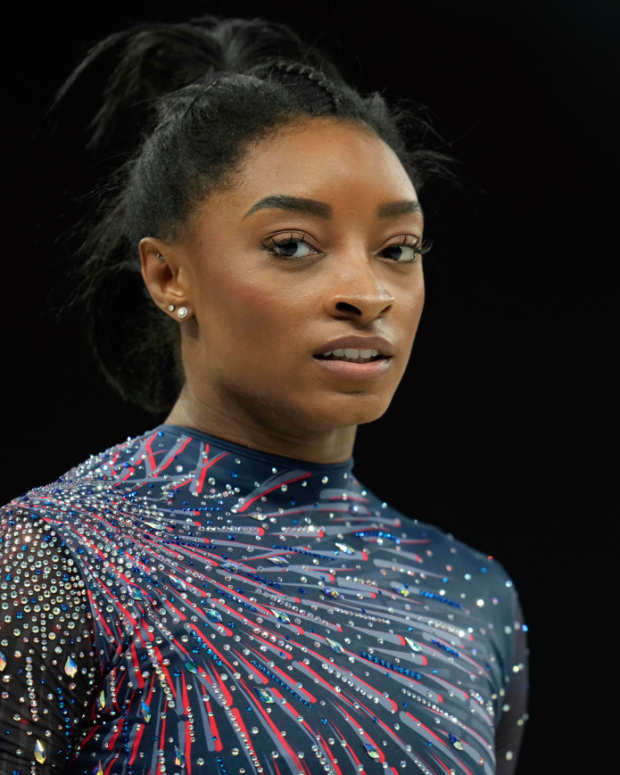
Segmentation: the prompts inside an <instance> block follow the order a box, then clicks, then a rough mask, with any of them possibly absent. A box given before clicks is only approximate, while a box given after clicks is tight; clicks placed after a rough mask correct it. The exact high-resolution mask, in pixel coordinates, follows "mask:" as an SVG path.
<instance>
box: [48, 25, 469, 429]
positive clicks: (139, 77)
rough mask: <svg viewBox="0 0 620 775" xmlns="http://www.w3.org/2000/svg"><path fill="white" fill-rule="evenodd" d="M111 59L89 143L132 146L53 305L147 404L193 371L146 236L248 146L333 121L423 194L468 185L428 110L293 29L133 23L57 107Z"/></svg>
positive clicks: (164, 402)
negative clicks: (388, 94)
mask: <svg viewBox="0 0 620 775" xmlns="http://www.w3.org/2000/svg"><path fill="white" fill-rule="evenodd" d="M109 57H116V62H115V65H114V67H113V69H112V72H111V74H110V75H108V76H107V82H106V85H105V88H104V90H103V95H102V100H101V105H100V107H99V110H98V112H97V114H96V115H95V117H94V118H93V120H92V121H91V123H90V130H91V134H90V139H89V141H88V144H87V147H88V148H91V149H96V150H98V151H100V150H101V149H105V148H106V147H107V148H109V147H110V145H113V144H114V142H115V139H114V138H115V137H116V136H117V135H118V132H119V127H122V126H123V122H124V126H125V129H127V128H128V127H132V128H133V135H134V137H133V145H132V147H131V148H130V150H129V151H128V152H127V153H125V154H124V156H123V157H122V158H121V160H120V166H117V167H116V169H115V170H114V171H113V172H112V174H110V175H108V176H107V178H106V179H105V181H104V182H103V183H102V184H100V185H99V186H98V187H97V188H96V189H95V190H94V192H93V198H94V201H95V205H94V207H93V208H92V212H91V213H90V214H89V215H88V216H87V217H86V218H85V219H83V221H82V222H81V223H80V224H79V229H78V234H79V238H80V246H79V248H78V250H77V255H78V257H79V259H80V260H79V262H78V263H77V264H73V265H71V266H70V268H69V274H70V277H71V281H70V282H71V291H70V294H69V297H68V299H65V300H64V301H63V303H62V305H60V306H59V307H58V308H57V309H56V310H55V312H56V314H58V315H59V316H63V315H65V313H67V312H68V311H73V310H74V309H76V308H79V309H80V310H81V312H82V313H83V315H84V325H85V330H86V333H87V336H88V340H89V342H90V345H91V347H92V350H93V353H94V355H95V359H96V361H97V363H98V365H99V367H100V368H101V370H102V372H103V374H104V375H105V377H106V379H107V381H108V382H109V383H110V384H111V385H112V386H113V387H114V388H115V389H116V390H117V391H118V393H120V395H121V396H122V397H123V398H124V399H125V400H126V401H130V402H132V403H134V404H137V405H138V406H140V407H142V408H143V409H144V410H146V411H148V412H152V413H154V414H158V413H161V412H167V411H169V410H170V409H171V408H172V405H173V404H174V402H175V401H176V399H177V397H178V395H179V392H180V390H181V388H182V386H183V382H184V372H183V364H182V360H181V348H180V327H179V325H178V323H175V321H174V320H173V319H172V318H171V317H170V316H168V315H166V314H165V313H163V312H162V311H161V310H160V309H159V308H158V307H157V306H156V305H155V303H154V302H153V300H152V298H151V296H150V294H149V293H148V290H147V288H146V286H145V284H144V281H143V279H142V276H141V270H140V258H139V251H138V243H139V241H140V239H141V238H142V237H145V236H154V237H158V238H160V239H162V240H174V239H175V238H178V237H179V236H180V235H181V234H182V233H183V228H184V225H185V224H186V222H187V219H188V216H190V215H191V214H192V212H193V211H194V209H195V208H196V206H197V205H198V204H199V203H201V202H203V201H204V199H205V198H206V197H208V196H209V194H210V193H211V192H213V191H214V190H216V189H217V190H221V189H223V188H225V187H227V186H230V185H232V184H233V183H234V175H235V173H236V172H237V171H238V170H239V168H240V165H241V163H242V161H243V159H244V151H245V149H246V148H247V147H248V145H249V143H250V142H251V141H252V142H254V141H256V140H260V139H261V138H262V137H265V136H267V135H268V134H269V133H271V132H273V131H274V130H276V129H277V128H278V127H280V126H282V125H284V124H286V123H289V122H293V121H295V120H298V119H302V118H304V117H308V116H334V117H337V118H338V119H342V120H345V121H353V122H357V123H358V124H360V125H362V126H365V127H366V128H370V129H371V130H373V131H374V132H375V133H376V134H377V135H378V136H379V137H380V138H381V139H382V140H384V142H386V143H387V144H388V145H389V146H391V148H392V149H393V150H394V152H395V153H396V154H397V156H398V158H399V159H400V161H401V163H402V165H403V167H404V168H405V170H406V171H407V173H408V174H409V176H410V178H411V181H412V183H413V185H414V186H415V188H416V190H417V191H418V194H419V192H420V191H421V190H422V188H423V187H424V185H425V183H427V182H428V181H445V182H448V181H451V182H456V181H458V178H457V176H456V174H455V173H454V171H453V167H454V164H455V162H456V160H455V159H453V158H452V157H451V156H450V155H448V154H446V153H443V152H442V151H440V150H438V149H437V148H438V145H439V143H440V142H441V143H445V141H443V140H442V139H441V138H440V136H439V135H438V133H437V132H436V130H435V129H434V128H433V126H432V124H431V122H430V121H429V120H428V119H427V117H426V111H427V109H426V108H425V106H422V105H420V104H419V103H416V102H414V101H413V100H406V99H402V100H401V101H400V102H399V103H398V104H397V105H394V106H391V107H388V105H387V104H386V101H385V99H384V98H383V97H382V95H381V94H380V93H379V92H373V93H371V94H369V95H367V96H362V95H361V94H360V93H358V92H357V91H355V90H354V89H353V88H351V87H350V86H349V85H348V84H347V83H346V82H345V80H344V79H343V77H342V75H341V74H340V72H339V70H338V69H337V67H336V66H335V65H334V64H333V63H332V62H331V61H330V60H329V59H328V57H327V56H326V55H325V54H324V53H322V52H321V51H320V50H319V49H317V48H316V47H314V46H312V45H309V44H308V43H306V42H305V41H303V40H301V38H300V37H299V36H298V35H297V34H296V33H295V32H294V31H293V30H292V29H290V28H289V27H288V26H286V25H285V24H282V23H277V22H273V21H268V20H265V19H263V18H253V19H241V18H223V17H218V16H215V15H212V14H206V15H203V16H201V17H199V18H195V19H190V20H189V21H187V22H181V23H172V24H170V23H159V22H146V23H141V24H138V25H134V26H132V27H130V28H128V29H126V30H122V31H120V32H117V33H114V34H112V35H109V36H108V37H106V38H105V39H103V40H101V41H100V42H99V43H97V44H96V45H95V46H93V47H92V48H91V49H90V51H88V53H87V54H86V56H85V58H84V59H83V61H82V62H81V63H80V64H79V65H78V66H77V67H76V68H75V70H74V71H73V72H72V74H71V75H70V76H69V77H68V79H67V80H66V81H65V83H64V84H63V85H62V86H61V88H60V89H59V91H58V93H57V95H56V97H55V100H54V103H53V105H52V109H56V108H57V107H58V105H59V104H60V103H62V102H63V101H64V100H65V97H66V95H67V93H68V92H69V91H70V90H72V89H73V87H74V85H75V84H76V82H77V81H78V80H79V81H81V80H82V79H83V77H84V74H85V71H87V70H89V71H90V70H92V66H93V65H97V66H101V63H102V62H103V61H105V60H106V59H107V58H109ZM136 127H139V133H138V132H136V130H135V128H136ZM130 131H131V130H130ZM137 135H139V136H137ZM433 146H435V147H433ZM117 153H118V147H117ZM424 204H425V210H426V202H425V203H424Z"/></svg>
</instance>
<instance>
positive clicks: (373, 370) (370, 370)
mask: <svg viewBox="0 0 620 775" xmlns="http://www.w3.org/2000/svg"><path fill="white" fill-rule="evenodd" d="M313 360H314V362H315V363H316V364H317V365H318V367H319V368H321V369H323V370H325V371H327V372H329V373H331V374H334V375H336V376H339V377H343V378H345V379H358V380H359V379H376V378H377V377H380V376H382V375H383V374H385V372H386V371H387V370H388V369H389V368H390V364H391V362H392V358H391V357H381V358H378V359H377V360H374V361H366V362H365V363H356V362H355V361H346V360H340V359H334V358H319V357H317V356H316V355H315V356H314V359H313Z"/></svg>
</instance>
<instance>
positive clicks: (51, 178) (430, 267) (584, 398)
mask: <svg viewBox="0 0 620 775" xmlns="http://www.w3.org/2000/svg"><path fill="white" fill-rule="evenodd" d="M206 11H210V12H213V13H221V14H226V15H240V16H252V15H262V16H265V17H267V18H272V19H276V20H281V21H285V22H288V23H290V24H292V25H293V26H294V27H295V29H297V30H298V32H300V34H302V35H303V36H304V37H306V38H307V39H308V40H309V41H314V42H316V43H318V44H319V45H321V46H323V47H324V48H325V49H326V50H327V51H328V52H329V53H331V54H332V56H333V57H334V58H335V60H336V62H337V63H338V64H339V65H340V66H341V68H342V70H343V71H344V73H345V75H347V76H348V77H349V78H351V79H352V80H353V81H354V82H355V83H356V84H357V85H358V86H359V87H360V88H362V89H363V90H365V91H367V90H371V89H381V90H383V91H384V93H385V95H386V96H387V97H388V98H389V96H390V95H393V96H397V95H408V96H412V97H414V98H416V99H418V100H420V101H422V102H424V103H426V104H428V105H429V106H430V107H431V108H432V110H433V112H434V115H435V117H436V121H437V125H438V128H439V129H440V131H441V132H442V134H443V135H444V136H445V137H446V138H447V139H448V140H450V141H451V142H452V152H453V153H454V154H455V155H456V156H457V157H459V158H460V159H461V160H462V161H463V162H464V167H463V172H464V174H465V175H466V176H468V178H469V180H470V181H471V182H472V184H473V186H472V193H471V194H470V195H468V196H466V197H464V198H460V199H459V198H458V197H456V198H455V197H452V198H450V199H449V200H447V201H446V203H445V207H444V212H443V215H442V219H441V222H440V223H439V224H438V225H437V233H436V235H435V236H436V240H435V248H434V250H433V252H432V253H431V254H430V255H429V256H428V257H427V258H425V259H424V263H425V271H426V282H427V302H426V307H425V311H424V315H423V318H422V323H421V326H420V329H419V333H418V336H417V340H416V343H415V345H414V354H413V359H412V362H411V365H410V367H409V370H408V373H407V375H406V377H405V379H404V381H403V383H402V385H401V387H400V389H399V392H398V394H397V396H396V399H395V401H394V403H393V405H392V407H391V408H390V411H389V412H388V413H387V414H386V416H385V417H384V418H382V419H381V420H380V421H378V422H377V423H374V424H371V425H367V426H363V427H362V428H360V431H359V436H358V443H357V445H356V450H355V459H356V472H357V474H358V476H359V478H360V479H362V481H364V482H365V483H366V484H367V486H369V487H370V488H371V489H372V490H374V491H375V492H376V493H377V494H379V495H381V496H383V497H384V498H385V499H387V500H389V501H390V502H391V503H392V504H393V505H394V506H396V507H397V508H400V509H401V510H402V511H404V512H405V513H407V514H409V515H411V516H416V517H418V518H420V519H422V520H424V521H428V522H433V523H436V524H438V525H440V526H441V527H443V528H444V529H446V530H448V531H450V532H452V533H454V535H455V536H456V537H457V538H459V539H461V540H463V541H465V542H466V543H469V544H471V545H473V546H475V547H477V548H479V549H481V550H483V551H485V552H488V553H490V554H493V555H494V556H495V557H497V558H498V559H499V560H500V562H502V564H503V565H504V566H505V567H506V569H507V570H508V572H509V573H510V574H511V575H512V576H513V578H514V579H515V581H516V584H517V587H518V589H519V591H520V596H521V599H522V603H523V607H524V611H525V615H526V618H527V621H528V624H529V627H530V644H531V649H532V657H531V672H532V694H531V715H532V718H531V721H530V724H529V727H528V731H527V733H526V739H525V744H524V748H523V752H522V757H521V763H520V767H519V774H520V775H523V773H530V772H536V773H539V772H556V771H557V772H560V771H565V772H568V771H571V772H572V771H575V772H576V771H578V770H577V769H573V767H572V766H571V767H569V768H568V769H562V764H561V762H563V761H564V762H571V763H572V765H573V766H575V767H576V762H577V759H578V757H579V756H580V755H581V754H582V753H583V746H581V745H578V744H577V743H576V740H575V738H574V737H572V736H571V733H570V732H568V731H567V728H566V724H567V723H569V722H570V720H571V719H579V723H580V724H582V723H584V721H585V722H587V720H588V716H591V715H593V714H591V713H588V712H587V710H586V709H587V708H588V707H592V703H593V702H594V701H593V700H592V699H591V692H592V691H595V690H596V687H597V686H600V685H601V683H603V685H604V682H602V681H601V679H600V675H601V673H603V674H605V672H606V671H605V669H604V664H600V663H599V664H598V666H595V665H593V664H592V661H591V659H588V658H586V657H587V655H586V652H587V651H588V650H587V649H585V646H584V641H583V640H581V638H583V637H585V639H586V640H587V641H590V640H591V639H593V638H595V634H594V633H590V627H591V626H592V615H593V611H592V607H591V606H592V605H593V604H594V602H593V601H594V599H595V598H596V597H597V596H599V592H600V593H601V594H605V590H606V589H607V587H605V586H604V582H603V581H602V577H601V576H600V574H599V571H602V570H603V568H601V567H597V566H596V565H594V563H595V562H596V563H599V565H600V563H601V556H602V555H601V554H600V551H601V544H602V543H603V544H604V543H605V541H603V542H601V540H600V538H598V539H597V540H594V536H596V535H598V536H600V535H603V536H605V535H606V532H607V531H608V530H609V526H610V525H611V524H613V523H612V521H611V516H612V513H611V503H612V502H613V499H612V498H611V497H609V498H605V497H604V496H603V492H604V490H603V485H604V482H605V481H606V480H607V479H608V478H609V476H610V474H611V473H612V471H613V469H612V465H613V464H612V465H609V467H608V464H607V462H606V461H607V460H613V458H614V454H613V450H614V449H615V446H616V443H615V439H616V438H617V436H616V432H615V430H614V428H616V429H617V426H615V425H614V424H613V419H614V415H613V412H612V406H613V401H612V400H609V399H611V398H613V392H612V388H611V387H610V379H611V377H612V375H613V366H614V364H615V360H616V359H617V346H616V344H615V340H616V336H614V335H612V334H611V333H610V332H612V331H613V327H612V326H613V323H614V322H615V321H613V316H612V308H613V307H614V306H615V303H616V302H617V300H618V284H617V275H616V272H615V267H616V263H617V260H618V249H617V238H616V234H615V230H616V224H617V221H618V215H617V202H618V196H617V194H616V185H615V183H616V176H617V173H618V169H619V167H620V163H619V162H620V160H619V151H618V144H617V137H618V129H619V126H618V123H619V122H618V118H617V114H616V111H615V107H617V102H618V87H617V84H618V79H619V76H620V66H619V65H620V63H619V59H618V54H617V52H618V48H619V45H620V11H619V6H618V4H617V3H612V2H608V3H605V2H593V1H592V0H589V2H585V1H584V2H578V1H577V0H572V1H571V0H562V1H561V2H551V0H539V2H532V3H529V4H528V3H520V4H518V5H517V4H515V3H501V2H499V3H498V2H497V1H496V2H483V1H482V0H470V1H469V2H465V3H464V2H461V1H460V0H451V1H450V0H444V1H443V2H433V1H432V0H430V1H429V2H425V3H414V2H409V3H396V2H382V3H377V4H373V5H371V6H368V7H366V8H363V9H362V7H361V6H358V7H357V8H356V7H354V6H347V7H346V9H345V8H344V7H343V6H342V5H341V4H337V3H319V4H316V3H307V4H294V5H292V4H286V3H276V2H267V3H265V4H261V5H260V6H258V5H257V4H251V3H242V2H225V3H224V2H210V3H202V2H183V1H181V0H180V1H179V2H176V3H174V4H170V3H164V2H157V1H155V0H151V2H149V3H144V4H141V3H138V2H126V3H124V4H122V6H121V5H120V4H119V5H118V6H116V5H115V4H114V3H112V4H107V5H105V4H102V5H100V6H97V7H93V6H92V5H88V6H87V5H84V6H82V7H81V9H80V10H78V11H75V12H73V11H72V12H69V11H68V10H65V9H64V8H63V7H62V6H56V7H54V8H53V9H47V10H37V11H36V16H35V13H34V12H33V11H31V10H30V9H26V8H24V10H23V11H20V10H19V9H13V11H12V12H11V13H10V14H9V16H8V18H5V23H6V25H7V26H6V29H5V36H4V38H5V53H8V54H9V61H8V62H7V64H6V65H5V67H4V71H3V72H4V79H3V84H2V93H3V108H4V118H3V122H2V123H3V129H4V131H5V134H6V138H5V141H4V164H3V166H4V172H5V181H6V182H7V184H8V185H7V186H6V188H5V192H6V193H5V196H6V198H5V201H4V212H5V219H4V229H3V240H2V242H3V249H2V253H3V256H2V259H3V260H2V264H3V265H4V267H5V268H8V271H6V269H5V271H4V273H3V277H4V281H5V282H4V293H3V298H2V307H3V308H4V310H5V323H4V326H3V331H4V337H3V345H4V352H3V356H4V357H3V369H2V371H3V375H4V377H3V388H4V396H5V415H4V422H5V433H4V444H3V452H4V453H5V455H6V462H5V464H4V465H3V469H2V470H3V472H4V475H3V479H2V502H6V500H8V499H9V498H11V497H13V496H15V495H17V494H19V493H21V492H24V491H25V490H27V489H30V488H31V487H33V486H35V485H37V484H42V483H44V482H47V481H50V480H52V479H54V478H56V477H58V476H59V475H60V474H61V473H63V472H64V471H65V470H67V469H68V468H69V467H71V466H73V465H74V464H76V463H78V462H79V461H80V460H82V459H84V458H85V457H87V456H88V455H89V454H90V453H91V452H96V451H99V450H102V449H104V448H106V447H107V446H109V445H111V444H113V443H116V442H117V441H120V440H122V439H124V438H126V437H127V436H128V435H137V434H139V433H142V432H143V431H144V430H146V429H147V428H149V427H153V426H154V425H156V424H157V423H158V422H160V421H161V420H163V416H161V417H152V416H151V415H147V414H145V413H143V412H142V411H140V410H138V409H136V408H135V407H133V406H131V405H127V404H124V403H123V402H122V401H121V400H120V399H119V398H118V397H116V395H115V394H114V393H113V392H112V390H111V389H110V388H109V387H107V386H106V384H104V382H103V380H102V378H101V377H100V376H99V374H98V373H97V372H96V370H95V367H94V363H93V360H92V357H91V355H90V354H89V352H88V349H87V347H86V345H85V343H84V341H83V340H82V338H81V332H80V331H79V330H75V328H76V327H75V324H72V323H68V322H67V323H62V324H58V323H55V322H54V321H53V320H51V319H50V318H49V317H48V316H46V314H45V312H44V310H45V305H46V300H47V298H48V294H49V288H50V286H51V285H52V284H54V283H56V281H57V278H56V274H57V272H58V269H57V259H58V257H59V254H60V253H61V252H62V250H63V247H62V245H59V244H58V242H57V237H58V235H59V232H60V231H61V230H64V229H66V227H67V226H68V225H69V224H70V223H71V222H72V221H73V220H74V219H75V218H76V217H77V215H78V214H79V213H81V212H82V211H81V209H80V207H79V206H78V205H77V203H76V201H75V197H76V195H79V194H83V193H85V191H86V190H87V188H88V187H89V186H91V185H92V184H93V183H94V182H95V180H94V178H93V174H94V172H93V171H94V170H95V169H96V167H95V166H94V165H93V164H92V163H91V162H90V161H89V160H88V159H87V158H86V156H85V155H84V153H83V152H82V151H81V149H80V147H79V143H80V142H82V143H83V139H84V134H83V126H84V124H85V122H86V121H87V119H88V118H89V117H90V115H92V114H85V112H84V111H83V110H80V109H79V106H76V107H74V109H73V110H72V111H70V112H69V114H68V115H64V116H63V117H62V118H63V126H64V129H63V132H60V133H59V132H56V133H55V134H53V133H51V132H50V131H49V130H48V128H47V127H46V126H45V125H44V123H43V119H44V111H45V108H46V107H47V105H48V104H49V101H50V99H51V97H52V94H53V91H54V89H55V88H57V87H58V85H59V84H60V82H61V81H62V79H63V78H64V77H65V76H66V75H67V74H68V72H69V71H70V69H71V68H72V66H73V65H74V64H75V63H76V61H77V60H78V59H79V57H80V56H82V55H83V54H84V52H85V50H86V48H87V46H88V45H89V44H90V43H92V42H94V41H95V40H96V39H98V38H99V37H101V36H103V35H104V34H107V33H110V32H112V31H115V30H116V29H118V28H120V27H121V26H124V25H126V24H128V23H130V22H135V21H139V20H142V19H160V20H171V21H180V20H182V19H184V18H187V17H189V16H191V15H197V14H199V13H202V12H206ZM475 189H477V190H478V192H479V193H477V194H474V193H473V190H475ZM422 201H423V202H424V197H422ZM430 236H433V235H430ZM609 440H611V446H608V442H609ZM600 449H603V451H604V452H605V454H599V450H600ZM601 531H602V532H601ZM592 567H595V568H596V572H595V575H594V576H592V575H591V568H592ZM584 649H585V650H584ZM569 655H572V656H573V657H574V659H569ZM595 676H597V677H596V678H595ZM573 687H574V690H573ZM584 711H585V712H584ZM594 715H596V714H594ZM558 724H559V725H558ZM554 730H555V731H554ZM586 753H587V748H586ZM582 771H588V772H591V771H594V770H592V769H588V767H586V769H585V770H582Z"/></svg>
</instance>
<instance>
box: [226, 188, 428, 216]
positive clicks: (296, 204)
mask: <svg viewBox="0 0 620 775" xmlns="http://www.w3.org/2000/svg"><path fill="white" fill-rule="evenodd" d="M270 207H274V208H278V209H280V210H291V211H293V212H297V213H308V214H310V215H318V216H319V218H325V219H327V220H329V219H330V218H331V217H332V212H333V211H332V208H331V206H330V205H328V204H326V203H325V202H319V201H317V200H316V199H307V198H306V197H301V196H289V195H288V194H271V195H270V196H266V197H263V199H259V200H258V202H256V203H255V204H253V205H252V207H250V209H249V210H248V211H247V213H246V214H245V215H244V216H243V218H242V219H241V220H243V219H244V218H247V217H248V215H251V214H252V213H255V212H256V211H257V210H262V209H263V208H270ZM407 213H420V215H422V217H424V212H423V210H422V205H421V204H420V203H419V202H418V201H417V200H416V199H402V200H400V201H398V202H386V203H385V204H382V205H379V206H378V207H377V217H378V218H392V217H394V216H397V215H406V214H407Z"/></svg>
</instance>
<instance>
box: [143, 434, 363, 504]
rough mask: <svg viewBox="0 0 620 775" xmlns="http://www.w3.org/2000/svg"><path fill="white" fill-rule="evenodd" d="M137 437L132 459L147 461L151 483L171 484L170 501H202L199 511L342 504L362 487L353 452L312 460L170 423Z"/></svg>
mask: <svg viewBox="0 0 620 775" xmlns="http://www.w3.org/2000/svg"><path fill="white" fill-rule="evenodd" d="M136 441H138V439H136ZM139 442H140V443H139V446H138V448H137V449H135V452H134V455H133V456H132V458H133V460H132V465H135V464H137V463H138V462H140V463H141V464H142V465H144V466H145V469H146V470H145V473H146V474H147V477H148V479H149V481H150V483H153V484H156V483H159V484H160V485H161V486H163V487H164V488H165V489H166V490H167V493H168V496H169V498H170V500H169V505H171V506H172V505H173V504H172V502H171V501H172V500H173V501H174V506H176V507H179V506H181V505H182V504H184V507H185V508H195V507H197V506H200V505H201V506H202V508H201V509H200V510H201V511H204V510H206V511H218V512H219V513H220V514H221V513H229V514H231V515H232V514H237V515H239V516H241V515H247V516H250V515H254V518H260V516H261V515H267V514H273V513H278V514H284V513H288V514H294V513H300V511H303V510H304V509H305V508H307V507H308V506H310V505H312V506H314V507H316V506H319V503H320V504H322V508H320V510H323V508H326V509H327V508H329V507H330V504H332V505H334V506H335V505H336V503H337V502H340V506H341V505H343V504H342V502H343V500H344V501H349V498H350V496H355V495H356V494H357V493H359V489H360V485H359V482H357V480H356V478H355V476H354V475H353V473H352V471H353V464H354V459H353V457H350V458H349V459H348V460H346V461H343V462H340V463H316V462H310V461H306V460H300V459H296V458H292V457H285V456H282V455H275V454H272V453H270V452H264V451H262V450H257V449H252V448H250V447H246V446H243V445H241V444H236V443H234V442H231V441H229V440H227V439H223V438H220V437H218V436H213V435H212V434H208V433H204V432H202V431H199V430H196V429H194V428H188V427H185V426H182V425H175V424H168V423H162V424H161V425H159V426H157V427H155V428H153V429H152V430H150V431H147V432H145V433H144V434H142V436H141V437H140V439H139ZM353 499H354V500H355V498H353ZM349 505H351V504H350V503H348V504H347V506H349ZM337 510H340V508H338V509H337Z"/></svg>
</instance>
